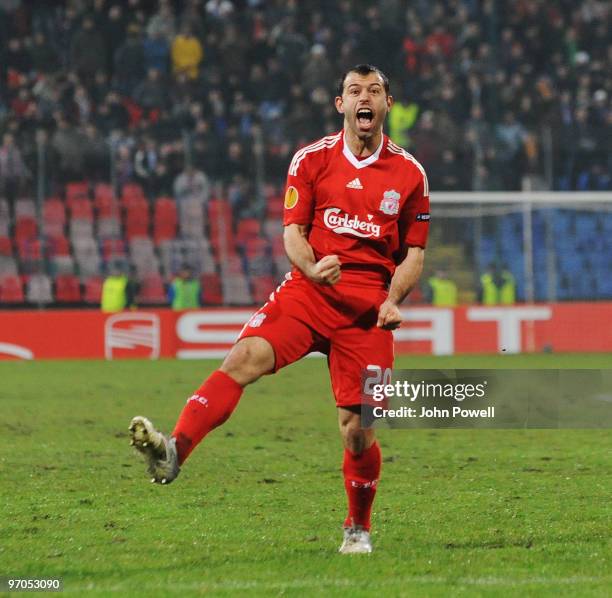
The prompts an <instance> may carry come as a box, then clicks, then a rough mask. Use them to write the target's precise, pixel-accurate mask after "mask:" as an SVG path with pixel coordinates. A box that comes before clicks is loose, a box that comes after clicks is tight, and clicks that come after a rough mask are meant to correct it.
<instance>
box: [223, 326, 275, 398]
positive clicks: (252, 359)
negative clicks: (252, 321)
mask: <svg viewBox="0 0 612 598" xmlns="http://www.w3.org/2000/svg"><path fill="white" fill-rule="evenodd" d="M273 368H274V352H273V351H272V347H271V346H270V344H269V343H268V342H267V341H265V340H264V339H261V338H246V339H242V340H241V341H239V342H238V343H236V344H235V345H234V346H233V347H232V350H231V351H230V352H229V354H228V355H227V357H226V358H225V360H224V361H223V364H222V366H221V368H220V369H221V371H222V372H225V373H226V374H228V375H229V376H231V377H232V378H234V380H236V382H238V384H241V385H243V386H245V385H247V384H251V383H252V382H255V380H257V379H258V378H260V377H261V376H263V375H264V374H266V373H267V372H269V371H271V370H272V369H273Z"/></svg>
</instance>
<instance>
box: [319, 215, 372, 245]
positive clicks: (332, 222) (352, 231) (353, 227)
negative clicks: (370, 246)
mask: <svg viewBox="0 0 612 598" xmlns="http://www.w3.org/2000/svg"><path fill="white" fill-rule="evenodd" d="M323 222H324V223H325V226H327V228H330V229H331V230H333V231H334V232H335V233H337V234H339V235H341V234H344V233H347V234H349V235H355V236H356V237H362V238H363V239H368V238H370V237H380V224H374V223H373V222H367V221H365V220H359V216H349V215H348V214H346V213H343V212H342V210H341V209H340V208H327V210H325V214H324V215H323Z"/></svg>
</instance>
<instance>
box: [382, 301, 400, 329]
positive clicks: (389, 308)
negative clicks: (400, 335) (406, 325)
mask: <svg viewBox="0 0 612 598" xmlns="http://www.w3.org/2000/svg"><path fill="white" fill-rule="evenodd" d="M401 323H402V314H401V313H400V310H399V307H398V306H397V305H395V303H392V302H391V301H384V302H383V303H382V304H381V305H380V308H379V309H378V322H376V326H378V327H379V328H382V329H383V330H395V329H396V328H399V326H400V324H401Z"/></svg>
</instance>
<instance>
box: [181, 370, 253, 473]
mask: <svg viewBox="0 0 612 598" xmlns="http://www.w3.org/2000/svg"><path fill="white" fill-rule="evenodd" d="M241 395H242V386H240V384H238V382H236V381H235V380H234V379H233V378H231V377H230V376H228V375H227V374H225V373H224V372H222V371H221V370H217V371H215V372H213V373H212V374H211V375H210V376H209V377H208V378H207V379H206V381H205V382H204V384H202V386H200V388H198V390H196V392H195V394H193V395H192V396H191V397H189V399H188V400H187V405H185V407H183V411H182V412H181V415H180V416H179V418H178V421H177V422H176V426H175V427H174V432H172V436H174V438H176V450H177V453H178V459H179V463H180V464H182V463H183V462H184V461H185V459H186V458H187V457H188V456H189V453H191V451H192V450H193V449H194V448H195V447H196V446H197V445H198V443H199V442H200V441H201V440H202V438H204V436H206V434H208V433H209V432H210V431H211V430H214V429H215V428H216V427H217V426H220V425H221V424H222V423H223V422H224V421H225V420H226V419H227V418H228V417H229V416H230V415H231V414H232V411H234V409H235V408H236V405H237V404H238V401H239V400H240V396H241Z"/></svg>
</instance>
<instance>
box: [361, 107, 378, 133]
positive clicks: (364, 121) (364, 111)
mask: <svg viewBox="0 0 612 598" xmlns="http://www.w3.org/2000/svg"><path fill="white" fill-rule="evenodd" d="M373 120H374V112H372V110H371V109H370V108H360V109H359V110H357V124H358V125H359V127H360V128H362V129H369V128H370V127H371V126H372V121H373Z"/></svg>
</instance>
